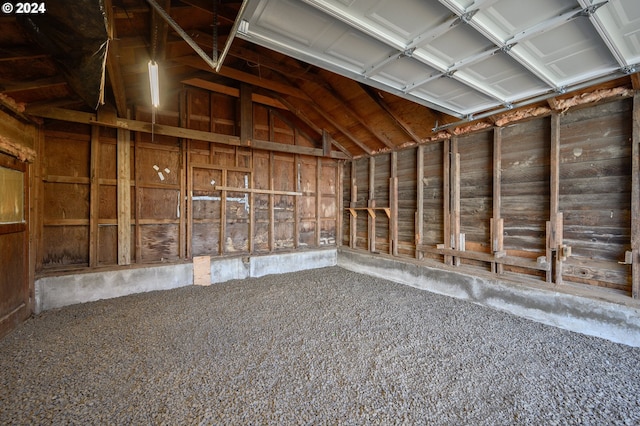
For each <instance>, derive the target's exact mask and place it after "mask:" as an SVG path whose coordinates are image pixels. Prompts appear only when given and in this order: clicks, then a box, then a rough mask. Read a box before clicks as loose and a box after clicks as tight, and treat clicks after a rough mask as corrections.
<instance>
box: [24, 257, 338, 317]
mask: <svg viewBox="0 0 640 426" xmlns="http://www.w3.org/2000/svg"><path fill="white" fill-rule="evenodd" d="M336 264H337V251H336V250H335V249H326V250H317V251H301V252H297V253H284V254H273V255H266V256H252V257H244V258H242V257H234V258H221V259H216V258H212V259H211V283H212V284H215V283H221V282H225V281H229V280H234V279H244V278H249V277H261V276H264V275H269V274H282V273H286V272H295V271H301V270H305V269H315V268H323V267H327V266H335V265H336ZM192 284H193V264H192V263H183V264H172V265H158V266H146V267H139V268H130V269H117V270H112V271H103V272H88V273H78V274H65V275H58V276H49V277H41V278H39V279H37V280H36V282H35V313H36V314H38V313H40V312H42V311H46V310H49V309H55V308H61V307H63V306H67V305H73V304H76V303H85V302H92V301H95V300H100V299H109V298H113V297H120V296H126V295H129V294H134V293H144V292H147V291H154V290H169V289H172V288H178V287H184V286H187V285H192Z"/></svg>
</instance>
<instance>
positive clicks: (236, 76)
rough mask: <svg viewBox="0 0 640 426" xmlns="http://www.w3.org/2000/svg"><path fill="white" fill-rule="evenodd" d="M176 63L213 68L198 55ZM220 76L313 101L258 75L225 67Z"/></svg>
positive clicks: (175, 59)
mask: <svg viewBox="0 0 640 426" xmlns="http://www.w3.org/2000/svg"><path fill="white" fill-rule="evenodd" d="M173 61H174V62H176V63H179V64H182V65H187V66H190V67H192V68H195V69H199V70H202V71H207V72H211V67H209V65H208V64H206V63H205V62H204V60H203V59H202V58H200V57H198V56H197V55H188V56H181V57H178V58H174V59H173ZM218 74H220V75H222V76H224V77H228V78H231V79H233V80H237V81H240V82H242V83H249V84H252V85H254V86H256V87H262V88H263V89H268V90H271V91H272V92H276V93H281V94H283V95H289V96H293V97H295V98H298V99H301V100H303V101H307V102H309V101H311V98H310V97H309V96H308V95H307V94H306V93H305V92H303V91H302V90H300V89H298V88H296V87H292V86H291V85H288V84H284V83H279V82H276V81H272V80H267V79H262V78H260V77H259V76H257V75H253V74H249V73H246V72H244V71H239V70H236V69H233V68H229V67H226V66H223V67H222V68H220V71H219V72H218Z"/></svg>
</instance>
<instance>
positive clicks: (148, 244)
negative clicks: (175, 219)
mask: <svg viewBox="0 0 640 426" xmlns="http://www.w3.org/2000/svg"><path fill="white" fill-rule="evenodd" d="M140 233H141V237H142V245H141V253H140V255H141V260H142V262H144V263H148V262H166V261H170V260H176V259H178V257H179V252H178V239H179V228H178V225H177V224H162V225H160V224H158V225H145V226H141V227H140Z"/></svg>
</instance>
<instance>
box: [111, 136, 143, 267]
mask: <svg viewBox="0 0 640 426" xmlns="http://www.w3.org/2000/svg"><path fill="white" fill-rule="evenodd" d="M116 143H117V148H116V163H117V166H118V180H117V189H116V190H117V193H118V194H117V195H118V202H117V205H118V265H129V264H131V134H130V133H129V131H128V130H124V129H118V132H117V141H116ZM137 228H138V227H137V226H136V229H137ZM138 232H139V231H137V230H136V235H138ZM137 251H138V250H137ZM137 251H136V253H137Z"/></svg>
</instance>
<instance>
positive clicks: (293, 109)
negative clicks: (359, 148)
mask: <svg viewBox="0 0 640 426" xmlns="http://www.w3.org/2000/svg"><path fill="white" fill-rule="evenodd" d="M278 100H279V101H280V102H282V104H283V105H285V106H286V107H287V109H288V110H289V111H290V112H291V113H292V114H294V115H295V116H296V117H298V119H299V120H301V121H302V122H304V123H306V124H307V125H308V126H309V127H311V128H312V129H313V130H314V131H315V132H317V133H319V134H323V133H324V132H325V130H324V129H322V128H320V127H318V126H317V124H316V123H315V122H314V121H313V120H311V119H310V118H309V117H308V116H307V114H305V113H304V112H303V111H302V110H301V109H300V108H298V107H297V106H295V105H294V104H292V103H291V102H289V101H288V100H287V99H285V98H284V97H282V96H278ZM331 143H332V144H333V145H334V146H335V147H336V148H338V149H339V150H340V151H342V152H343V153H344V154H346V155H348V156H349V157H353V154H351V152H350V151H349V150H348V149H346V148H345V147H344V146H343V145H342V144H341V143H340V142H338V141H336V140H335V139H334V138H333V137H332V138H331Z"/></svg>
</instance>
